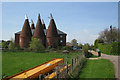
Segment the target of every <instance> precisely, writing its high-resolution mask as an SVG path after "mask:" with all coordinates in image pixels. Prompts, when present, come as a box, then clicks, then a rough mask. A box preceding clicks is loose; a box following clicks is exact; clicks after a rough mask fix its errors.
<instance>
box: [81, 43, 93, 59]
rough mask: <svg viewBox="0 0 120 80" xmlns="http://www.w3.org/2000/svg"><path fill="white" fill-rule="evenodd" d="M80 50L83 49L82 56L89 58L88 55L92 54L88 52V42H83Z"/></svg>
mask: <svg viewBox="0 0 120 80" xmlns="http://www.w3.org/2000/svg"><path fill="white" fill-rule="evenodd" d="M82 50H83V53H84V56H85V57H86V58H89V57H90V56H92V54H91V53H89V52H88V50H89V45H88V44H85V45H84V46H83V48H82Z"/></svg>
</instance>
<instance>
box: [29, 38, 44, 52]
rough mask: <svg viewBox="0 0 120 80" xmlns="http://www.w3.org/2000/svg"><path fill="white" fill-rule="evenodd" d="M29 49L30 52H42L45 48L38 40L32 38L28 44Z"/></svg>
mask: <svg viewBox="0 0 120 80" xmlns="http://www.w3.org/2000/svg"><path fill="white" fill-rule="evenodd" d="M29 49H30V50H32V51H35V52H44V50H45V47H44V46H43V44H42V43H41V42H40V39H38V38H32V41H31V42H30V47H29Z"/></svg>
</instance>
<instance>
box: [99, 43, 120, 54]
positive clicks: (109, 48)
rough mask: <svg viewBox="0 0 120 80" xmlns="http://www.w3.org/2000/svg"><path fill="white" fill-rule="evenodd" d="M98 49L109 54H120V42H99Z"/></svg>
mask: <svg viewBox="0 0 120 80" xmlns="http://www.w3.org/2000/svg"><path fill="white" fill-rule="evenodd" d="M98 49H99V50H100V51H101V52H102V53H104V54H109V55H120V42H113V43H112V44H104V43H99V44H98Z"/></svg>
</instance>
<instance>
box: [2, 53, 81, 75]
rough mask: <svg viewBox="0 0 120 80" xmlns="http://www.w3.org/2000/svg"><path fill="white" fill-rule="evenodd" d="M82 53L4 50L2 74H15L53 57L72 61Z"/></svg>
mask: <svg viewBox="0 0 120 80" xmlns="http://www.w3.org/2000/svg"><path fill="white" fill-rule="evenodd" d="M77 55H79V56H80V55H81V53H69V54H61V53H34V52H2V75H3V76H4V75H8V76H11V75H14V74H16V73H18V72H21V71H22V70H26V69H29V68H32V67H34V66H37V65H39V64H42V63H44V62H46V61H49V60H51V59H53V58H64V59H65V61H69V63H70V61H71V58H74V57H76V56H77Z"/></svg>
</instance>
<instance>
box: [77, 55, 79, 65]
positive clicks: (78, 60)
mask: <svg viewBox="0 0 120 80" xmlns="http://www.w3.org/2000/svg"><path fill="white" fill-rule="evenodd" d="M78 59H79V57H78V56H77V64H78V63H79V60H78Z"/></svg>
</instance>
